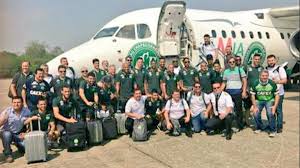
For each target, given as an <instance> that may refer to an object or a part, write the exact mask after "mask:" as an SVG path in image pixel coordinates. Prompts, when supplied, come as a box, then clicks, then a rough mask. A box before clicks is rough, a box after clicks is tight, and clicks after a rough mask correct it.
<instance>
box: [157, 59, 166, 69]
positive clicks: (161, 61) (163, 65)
mask: <svg viewBox="0 0 300 168" xmlns="http://www.w3.org/2000/svg"><path fill="white" fill-rule="evenodd" d="M166 70H167V68H166V59H165V57H160V58H159V67H158V71H159V72H160V73H164V72H165V71H166Z"/></svg>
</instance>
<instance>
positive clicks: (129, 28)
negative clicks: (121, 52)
mask: <svg viewBox="0 0 300 168" xmlns="http://www.w3.org/2000/svg"><path fill="white" fill-rule="evenodd" d="M116 37H120V38H127V39H135V30H134V25H126V26H124V27H122V28H121V29H120V30H119V32H118V33H117V35H116Z"/></svg>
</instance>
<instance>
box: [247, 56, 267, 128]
mask: <svg viewBox="0 0 300 168" xmlns="http://www.w3.org/2000/svg"><path fill="white" fill-rule="evenodd" d="M244 68H245V72H246V74H247V80H248V81H247V84H248V86H247V91H248V93H250V88H251V86H253V84H254V83H255V82H256V80H257V79H259V74H260V72H261V71H262V70H263V69H264V68H263V67H262V66H261V65H260V54H254V56H253V57H252V64H251V65H246V66H245V67H244ZM243 101H244V108H245V110H246V111H245V115H244V119H245V123H246V125H247V126H250V120H249V117H250V108H251V106H252V103H251V96H248V97H247V98H246V99H243Z"/></svg>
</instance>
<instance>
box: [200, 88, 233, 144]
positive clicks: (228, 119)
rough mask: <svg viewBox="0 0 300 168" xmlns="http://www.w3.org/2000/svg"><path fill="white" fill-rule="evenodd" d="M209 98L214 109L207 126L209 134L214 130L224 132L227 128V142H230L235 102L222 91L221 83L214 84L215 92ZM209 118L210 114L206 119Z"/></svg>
mask: <svg viewBox="0 0 300 168" xmlns="http://www.w3.org/2000/svg"><path fill="white" fill-rule="evenodd" d="M209 96H210V100H211V103H212V107H213V114H212V117H211V118H210V119H208V120H207V122H206V124H205V127H206V129H207V133H210V132H211V131H213V130H223V128H224V126H225V129H226V132H225V137H226V140H230V139H231V137H232V130H231V127H232V120H233V116H232V111H233V102H232V99H231V96H230V95H229V94H228V93H226V92H224V91H222V88H221V83H218V82H217V83H214V84H213V92H212V93H211V94H210V95H209ZM208 116H209V114H208V113H206V117H208Z"/></svg>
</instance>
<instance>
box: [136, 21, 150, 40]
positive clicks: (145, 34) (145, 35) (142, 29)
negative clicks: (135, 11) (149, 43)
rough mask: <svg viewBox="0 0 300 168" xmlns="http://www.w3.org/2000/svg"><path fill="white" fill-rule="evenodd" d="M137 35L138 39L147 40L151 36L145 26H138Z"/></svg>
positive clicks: (147, 27)
mask: <svg viewBox="0 0 300 168" xmlns="http://www.w3.org/2000/svg"><path fill="white" fill-rule="evenodd" d="M137 33H138V37H139V38H140V39H144V38H148V37H150V36H151V31H150V29H149V26H148V25H146V24H138V25H137Z"/></svg>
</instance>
